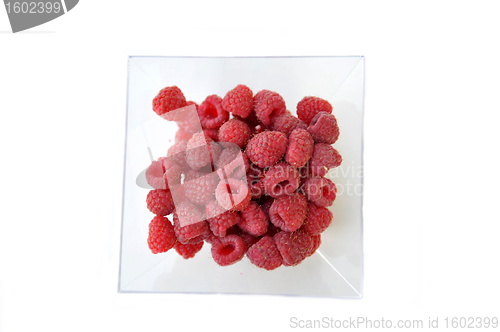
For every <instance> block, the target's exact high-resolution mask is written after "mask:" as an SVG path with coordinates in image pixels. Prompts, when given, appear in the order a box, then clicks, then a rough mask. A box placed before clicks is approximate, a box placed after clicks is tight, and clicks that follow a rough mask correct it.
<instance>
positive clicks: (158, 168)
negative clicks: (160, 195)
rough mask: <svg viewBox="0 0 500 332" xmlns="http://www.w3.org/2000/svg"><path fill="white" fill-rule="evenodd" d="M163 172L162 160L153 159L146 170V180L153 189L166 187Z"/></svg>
mask: <svg viewBox="0 0 500 332" xmlns="http://www.w3.org/2000/svg"><path fill="white" fill-rule="evenodd" d="M164 173H165V168H164V167H163V161H161V160H155V161H153V162H152V163H151V165H149V167H148V169H147V170H146V181H147V182H148V184H149V185H150V186H151V187H153V188H155V189H167V182H165V180H164V179H163V174H164Z"/></svg>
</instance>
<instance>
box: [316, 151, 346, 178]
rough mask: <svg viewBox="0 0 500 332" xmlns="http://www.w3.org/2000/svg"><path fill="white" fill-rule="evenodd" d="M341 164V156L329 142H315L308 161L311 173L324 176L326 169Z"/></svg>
mask: <svg viewBox="0 0 500 332" xmlns="http://www.w3.org/2000/svg"><path fill="white" fill-rule="evenodd" d="M340 164H342V156H341V155H340V153H339V152H338V151H337V150H335V149H334V148H333V147H332V146H331V145H330V144H325V143H317V144H315V145H314V149H313V154H312V157H311V160H310V162H309V166H310V169H311V171H310V173H311V174H312V175H319V176H325V175H326V173H328V170H330V169H331V168H335V167H338V166H340Z"/></svg>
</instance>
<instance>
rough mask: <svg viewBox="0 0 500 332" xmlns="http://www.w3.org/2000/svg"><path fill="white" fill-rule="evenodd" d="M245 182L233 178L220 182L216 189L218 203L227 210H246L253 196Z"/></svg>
mask: <svg viewBox="0 0 500 332" xmlns="http://www.w3.org/2000/svg"><path fill="white" fill-rule="evenodd" d="M245 182H246V181H245ZM245 182H243V181H240V180H236V179H232V178H229V179H227V181H224V180H223V181H220V182H219V184H218V185H217V188H216V189H215V197H216V198H217V203H219V205H220V206H221V207H223V208H224V209H226V210H233V211H241V210H243V209H244V208H246V207H247V205H248V203H250V200H251V199H252V196H251V195H250V190H248V186H247V184H246V183H245Z"/></svg>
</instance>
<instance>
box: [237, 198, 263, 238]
mask: <svg viewBox="0 0 500 332" xmlns="http://www.w3.org/2000/svg"><path fill="white" fill-rule="evenodd" d="M240 217H241V220H240V222H239V223H238V227H239V228H240V229H241V230H243V231H244V232H247V233H248V234H250V235H253V236H260V235H262V234H264V233H265V232H267V226H268V225H269V219H268V217H267V215H266V214H265V213H264V212H263V211H262V209H261V208H260V206H259V204H257V203H255V202H253V201H251V202H250V204H248V206H247V207H246V208H244V209H243V210H241V211H240Z"/></svg>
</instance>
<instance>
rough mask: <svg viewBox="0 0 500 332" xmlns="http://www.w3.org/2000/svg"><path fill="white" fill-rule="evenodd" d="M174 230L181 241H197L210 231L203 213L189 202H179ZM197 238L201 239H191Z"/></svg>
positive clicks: (175, 214) (175, 213)
mask: <svg viewBox="0 0 500 332" xmlns="http://www.w3.org/2000/svg"><path fill="white" fill-rule="evenodd" d="M174 230H175V235H176V236H177V240H179V242H181V243H197V242H199V241H202V240H203V238H204V236H206V235H208V233H209V232H210V229H209V228H208V224H207V222H206V221H205V220H204V216H203V214H202V213H201V212H200V211H198V210H197V209H196V207H195V206H194V205H192V204H191V203H188V202H180V203H179V204H177V206H176V209H175V212H174ZM195 238H197V240H199V241H189V240H194V239H195Z"/></svg>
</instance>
